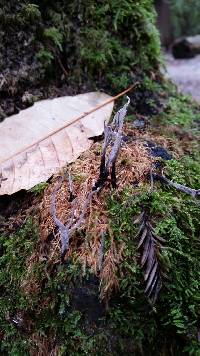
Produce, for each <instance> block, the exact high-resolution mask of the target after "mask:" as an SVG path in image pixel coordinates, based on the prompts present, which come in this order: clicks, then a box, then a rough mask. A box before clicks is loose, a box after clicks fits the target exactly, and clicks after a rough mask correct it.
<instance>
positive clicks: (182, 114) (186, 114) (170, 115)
mask: <svg viewBox="0 0 200 356" xmlns="http://www.w3.org/2000/svg"><path fill="white" fill-rule="evenodd" d="M199 119H200V113H199V107H198V105H197V104H195V103H194V102H192V100H191V98H190V97H189V96H186V95H179V94H178V93H177V92H176V91H174V89H173V90H172V88H171V89H170V96H169V99H168V103H167V106H166V108H165V111H164V112H163V113H162V114H161V116H160V120H162V122H163V124H167V125H169V124H174V125H177V126H180V127H183V128H184V129H191V128H192V129H194V128H195V126H197V122H198V120H199Z"/></svg>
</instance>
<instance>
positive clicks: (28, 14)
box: [21, 4, 41, 22]
mask: <svg viewBox="0 0 200 356" xmlns="http://www.w3.org/2000/svg"><path fill="white" fill-rule="evenodd" d="M21 17H22V18H23V19H24V20H25V21H27V22H28V21H30V22H33V21H35V20H38V19H40V18H41V12H40V10H39V6H38V5H36V4H24V5H22V9H21Z"/></svg>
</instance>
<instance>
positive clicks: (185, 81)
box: [165, 53, 200, 102]
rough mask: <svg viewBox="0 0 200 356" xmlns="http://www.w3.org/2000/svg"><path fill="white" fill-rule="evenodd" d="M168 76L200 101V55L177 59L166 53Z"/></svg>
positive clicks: (181, 88)
mask: <svg viewBox="0 0 200 356" xmlns="http://www.w3.org/2000/svg"><path fill="white" fill-rule="evenodd" d="M165 59H166V70H167V76H168V77H169V78H170V79H172V81H173V82H174V83H175V84H177V86H178V88H179V89H180V90H181V92H183V93H184V94H190V95H191V96H192V97H193V98H194V99H195V100H197V101H198V102H200V55H198V56H196V57H194V58H191V59H178V60H177V59H175V58H173V56H172V55H171V54H169V53H167V54H166V55H165Z"/></svg>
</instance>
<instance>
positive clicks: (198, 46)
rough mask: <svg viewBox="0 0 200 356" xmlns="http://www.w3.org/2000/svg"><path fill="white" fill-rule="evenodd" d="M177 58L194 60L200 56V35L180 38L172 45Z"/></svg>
mask: <svg viewBox="0 0 200 356" xmlns="http://www.w3.org/2000/svg"><path fill="white" fill-rule="evenodd" d="M172 54H173V56H174V57H175V58H177V59H181V58H193V57H195V56H196V55H197V54H200V35H196V36H191V37H181V38H178V39H177V40H176V41H175V42H174V43H173V45H172Z"/></svg>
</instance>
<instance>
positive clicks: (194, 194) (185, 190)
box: [152, 173, 200, 198]
mask: <svg viewBox="0 0 200 356" xmlns="http://www.w3.org/2000/svg"><path fill="white" fill-rule="evenodd" d="M152 176H153V178H155V179H157V180H159V181H160V182H162V183H165V184H167V185H169V186H170V187H173V188H175V189H177V190H180V191H181V192H183V193H186V194H189V195H191V196H192V197H193V198H197V197H200V189H193V188H189V187H186V186H185V185H182V184H179V183H174V182H172V181H171V180H169V179H168V178H166V177H165V176H163V175H162V176H161V175H159V174H155V173H154V174H153V175H152Z"/></svg>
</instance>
